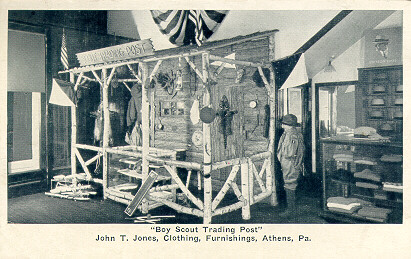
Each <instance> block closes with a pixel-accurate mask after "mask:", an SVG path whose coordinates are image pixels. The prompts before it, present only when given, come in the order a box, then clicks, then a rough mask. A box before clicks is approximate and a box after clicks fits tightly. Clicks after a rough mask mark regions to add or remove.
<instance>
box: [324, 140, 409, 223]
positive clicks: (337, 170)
mask: <svg viewBox="0 0 411 259" xmlns="http://www.w3.org/2000/svg"><path fill="white" fill-rule="evenodd" d="M402 154H403V149H402V144H401V143H397V142H395V143H394V142H390V141H389V140H370V139H367V138H354V137H344V138H341V137H338V136H337V137H333V138H324V139H321V156H322V157H321V159H322V167H323V168H322V174H323V179H322V181H323V211H324V215H326V216H328V217H333V218H335V219H339V220H341V221H349V222H351V221H354V222H356V221H361V222H375V223H402V207H403V184H402V183H403V179H402V176H403V160H402Z"/></svg>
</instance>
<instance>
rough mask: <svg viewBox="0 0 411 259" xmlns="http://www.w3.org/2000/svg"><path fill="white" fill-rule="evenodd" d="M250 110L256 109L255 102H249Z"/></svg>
mask: <svg viewBox="0 0 411 259" xmlns="http://www.w3.org/2000/svg"><path fill="white" fill-rule="evenodd" d="M248 105H249V106H250V108H252V109H254V108H255V107H257V101H251V102H250V103H249V104H248Z"/></svg>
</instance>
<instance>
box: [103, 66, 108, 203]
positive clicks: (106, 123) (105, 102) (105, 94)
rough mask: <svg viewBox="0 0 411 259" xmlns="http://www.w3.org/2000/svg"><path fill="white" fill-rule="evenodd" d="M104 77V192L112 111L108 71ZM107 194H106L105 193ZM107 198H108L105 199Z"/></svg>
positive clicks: (106, 179)
mask: <svg viewBox="0 0 411 259" xmlns="http://www.w3.org/2000/svg"><path fill="white" fill-rule="evenodd" d="M102 77H103V82H102V83H103V190H106V189H107V188H108V187H109V186H108V166H109V165H108V154H107V152H106V150H105V149H106V148H108V147H109V145H110V111H109V109H108V105H109V103H108V84H107V69H103V71H102ZM104 193H105V192H104ZM104 198H107V197H104Z"/></svg>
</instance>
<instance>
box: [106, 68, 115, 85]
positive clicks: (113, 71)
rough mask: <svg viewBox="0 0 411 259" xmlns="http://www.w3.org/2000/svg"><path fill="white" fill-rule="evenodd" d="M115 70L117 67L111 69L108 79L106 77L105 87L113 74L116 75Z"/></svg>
mask: <svg viewBox="0 0 411 259" xmlns="http://www.w3.org/2000/svg"><path fill="white" fill-rule="evenodd" d="M116 68H117V67H113V68H112V69H111V72H110V75H109V77H108V79H107V85H110V82H111V79H113V76H114V74H115V73H116Z"/></svg>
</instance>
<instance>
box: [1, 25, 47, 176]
mask: <svg viewBox="0 0 411 259" xmlns="http://www.w3.org/2000/svg"><path fill="white" fill-rule="evenodd" d="M7 51H8V58H7V99H8V100H7V101H8V103H7V155H8V158H7V160H8V173H20V172H25V171H32V170H38V169H40V159H41V157H40V154H41V152H40V151H41V150H40V147H41V146H44V143H43V145H42V143H41V128H42V120H44V118H45V114H42V98H44V95H45V85H46V65H45V60H46V41H45V35H44V34H41V33H32V32H26V31H17V30H11V29H9V30H8V50H7ZM43 102H44V101H43ZM43 105H44V104H43ZM43 108H44V107H43ZM43 110H45V109H43Z"/></svg>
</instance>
